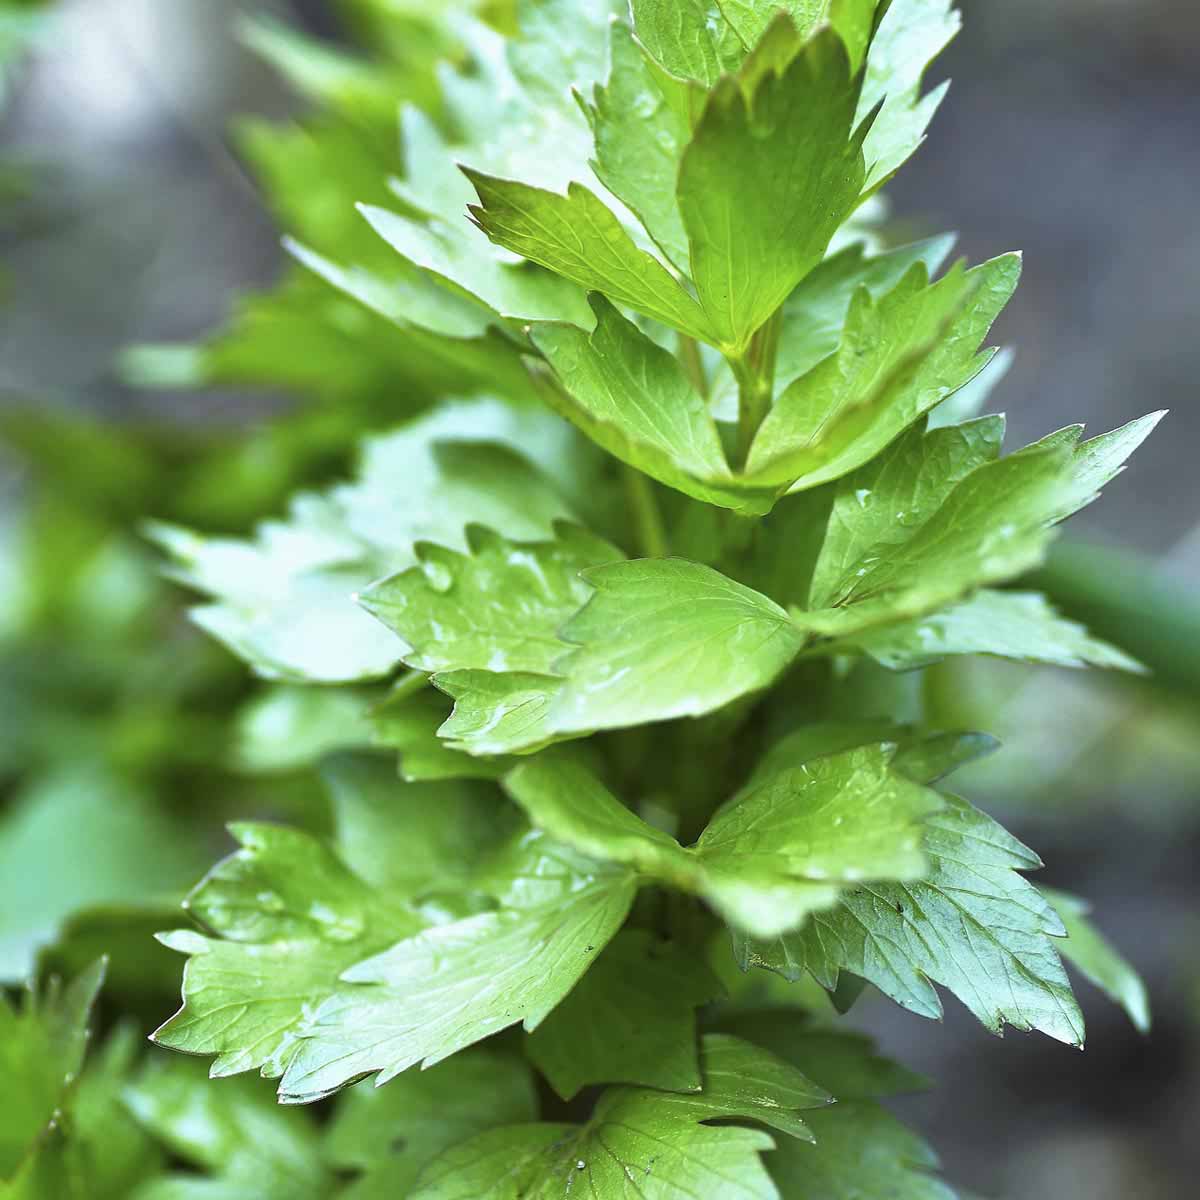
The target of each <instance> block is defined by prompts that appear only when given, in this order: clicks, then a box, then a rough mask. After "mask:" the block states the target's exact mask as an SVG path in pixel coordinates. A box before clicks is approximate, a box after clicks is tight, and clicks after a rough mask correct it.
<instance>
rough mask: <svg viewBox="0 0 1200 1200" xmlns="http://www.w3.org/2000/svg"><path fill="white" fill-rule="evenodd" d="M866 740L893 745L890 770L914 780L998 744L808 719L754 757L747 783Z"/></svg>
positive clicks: (980, 736)
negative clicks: (893, 752) (809, 720)
mask: <svg viewBox="0 0 1200 1200" xmlns="http://www.w3.org/2000/svg"><path fill="white" fill-rule="evenodd" d="M872 742H890V743H892V744H893V745H895V746H896V748H897V749H896V753H895V756H894V757H893V758H892V762H891V766H892V770H894V771H897V772H899V773H900V774H901V775H903V776H905V777H906V778H908V779H912V780H914V781H915V782H917V783H924V784H929V783H936V782H937V781H938V780H940V779H943V778H944V777H945V776H947V775H949V774H951V773H952V772H953V771H956V770H957V769H958V768H959V767H961V766H964V765H965V764H966V763H969V762H972V761H974V760H975V759H977V758H980V757H982V756H983V755H985V754H991V753H992V752H993V751H995V750H996V749H997V747H998V745H999V743H998V742H997V741H996V739H995V738H993V737H989V736H988V735H987V734H986V733H929V732H927V731H925V730H921V729H915V728H914V727H912V726H911V725H897V724H895V723H894V722H892V721H883V720H879V721H814V722H812V723H810V724H807V725H801V726H800V728H799V729H796V730H794V731H793V732H791V733H789V734H787V735H786V736H784V737H782V738H780V739H779V740H778V741H777V742H774V743H773V744H772V745H771V746H770V747H769V748H768V749H767V752H766V753H765V754H764V755H763V756H762V758H760V759H759V760H758V763H757V764H756V766H755V768H754V772H753V773H752V774H751V776H750V781H749V783H748V784H747V787H755V786H757V785H759V784H762V783H765V782H766V781H767V780H769V779H771V778H772V777H773V776H775V775H778V774H779V773H780V772H785V771H791V770H794V769H795V768H796V767H799V766H802V765H803V764H804V763H807V762H809V761H810V760H812V759H815V758H824V757H826V756H828V755H832V754H844V753H845V752H846V751H848V750H853V749H855V748H856V747H861V746H866V745H868V744H870V743H872Z"/></svg>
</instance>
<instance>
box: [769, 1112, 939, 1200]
mask: <svg viewBox="0 0 1200 1200" xmlns="http://www.w3.org/2000/svg"><path fill="white" fill-rule="evenodd" d="M809 1123H810V1124H811V1125H812V1129H813V1134H814V1139H815V1140H814V1141H813V1143H812V1144H811V1145H808V1144H805V1143H801V1142H796V1143H791V1142H788V1143H783V1144H781V1145H780V1146H779V1148H778V1149H777V1150H776V1151H775V1152H774V1153H773V1154H771V1155H769V1156H768V1158H767V1165H768V1168H769V1169H770V1172H771V1178H772V1179H774V1180H775V1182H776V1183H777V1184H778V1185H779V1189H780V1191H781V1192H782V1194H783V1195H785V1196H787V1197H789V1200H792V1198H794V1200H859V1198H860V1197H864V1196H887V1197H889V1200H891V1198H893V1197H894V1200H954V1196H955V1194H954V1192H953V1191H951V1190H950V1188H948V1187H947V1186H946V1185H945V1184H944V1183H942V1181H941V1180H940V1179H937V1178H936V1177H935V1176H934V1175H933V1174H932V1172H934V1171H935V1170H937V1166H938V1159H937V1155H936V1154H934V1152H933V1151H932V1150H931V1149H930V1147H929V1146H928V1145H927V1143H926V1142H925V1141H924V1140H923V1139H922V1138H920V1137H919V1136H917V1135H916V1134H915V1133H913V1132H912V1131H911V1130H908V1129H906V1128H905V1127H904V1126H903V1125H901V1124H900V1122H899V1121H897V1120H896V1118H895V1117H893V1116H892V1115H891V1114H890V1113H889V1112H888V1111H887V1110H886V1109H884V1108H882V1107H881V1106H880V1105H878V1104H874V1103H872V1102H871V1101H869V1100H849V1101H844V1100H841V1099H840V1098H839V1102H838V1103H837V1104H835V1105H834V1106H833V1107H832V1108H830V1109H829V1110H828V1111H826V1112H817V1113H813V1114H812V1116H811V1118H810V1122H809Z"/></svg>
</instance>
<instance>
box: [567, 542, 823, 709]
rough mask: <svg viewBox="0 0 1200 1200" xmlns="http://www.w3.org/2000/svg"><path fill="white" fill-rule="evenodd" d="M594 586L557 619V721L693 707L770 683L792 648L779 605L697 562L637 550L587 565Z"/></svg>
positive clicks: (792, 635)
mask: <svg viewBox="0 0 1200 1200" xmlns="http://www.w3.org/2000/svg"><path fill="white" fill-rule="evenodd" d="M585 578H586V579H587V581H588V583H590V584H591V585H592V587H594V588H595V589H596V590H595V594H594V595H593V596H592V598H591V599H590V600H589V601H588V603H587V605H586V606H585V607H584V608H583V609H582V611H581V612H579V613H578V614H577V615H576V616H575V617H573V618H572V619H571V620H570V621H569V622H568V623H567V625H566V626H565V627H564V629H563V637H564V638H565V640H567V641H569V642H574V643H577V644H578V647H579V648H578V649H577V650H574V651H572V652H571V653H570V654H569V655H568V656H566V657H565V658H564V659H563V660H562V661H561V662H560V664H559V671H560V673H561V674H562V675H563V676H564V677H565V679H566V684H565V685H564V687H563V689H562V691H561V693H560V694H559V695H558V697H557V698H556V700H555V701H554V711H553V720H554V724H555V727H556V728H557V729H558V730H560V731H578V732H584V731H588V730H595V729H607V728H614V727H621V726H626V725H637V724H641V723H643V722H645V721H663V720H667V719H670V718H673V717H696V716H701V715H703V714H704V713H708V712H712V711H713V710H714V709H717V708H720V707H722V706H723V705H725V704H728V703H729V702H730V701H731V700H735V699H737V698H738V697H739V696H744V695H746V694H747V693H749V692H754V691H758V690H759V689H761V688H764V687H766V686H767V685H768V684H769V683H771V682H772V681H773V680H774V679H775V678H776V676H778V675H779V673H780V672H781V671H782V670H783V669H784V668H785V667H786V666H787V665H788V663H789V662H791V661H792V659H793V658H794V657H795V655H796V653H797V651H798V650H799V649H800V645H801V642H802V640H803V637H802V635H801V634H800V633H799V632H798V631H797V630H796V629H795V628H794V626H793V625H792V624H791V622H790V621H788V619H787V614H786V613H785V612H784V610H783V609H781V608H780V607H779V606H778V605H777V604H775V603H774V602H773V601H771V600H769V599H767V597H766V596H763V595H762V594H760V593H759V592H755V591H753V590H751V589H750V588H747V587H743V586H742V585H741V584H738V583H735V582H734V581H733V580H732V579H728V578H727V577H726V576H724V575H722V574H720V573H719V572H717V571H714V570H713V569H712V568H711V567H705V566H702V565H700V564H699V563H693V562H687V561H685V560H683V559H673V558H671V559H641V560H638V561H635V562H626V563H610V564H608V565H607V566H602V567H595V568H593V569H592V570H590V571H588V572H586V574H585Z"/></svg>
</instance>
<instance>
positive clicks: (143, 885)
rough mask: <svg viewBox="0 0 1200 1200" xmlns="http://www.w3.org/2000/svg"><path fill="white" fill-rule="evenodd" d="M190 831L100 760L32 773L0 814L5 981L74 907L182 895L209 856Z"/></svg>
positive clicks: (0, 950) (157, 904) (22, 970)
mask: <svg viewBox="0 0 1200 1200" xmlns="http://www.w3.org/2000/svg"><path fill="white" fill-rule="evenodd" d="M193 837H194V834H193V831H192V830H191V828H190V827H189V826H187V825H185V824H183V823H181V822H179V821H177V820H173V819H171V817H170V816H169V815H168V813H167V812H166V811H164V809H163V807H162V806H160V805H159V804H156V803H155V802H154V800H153V799H152V798H151V797H150V796H148V795H146V794H144V793H143V792H142V791H140V790H138V789H135V788H134V787H133V786H132V785H131V784H130V783H129V782H127V781H125V780H122V779H119V778H117V777H115V776H112V775H109V774H108V773H107V772H105V771H103V770H102V769H101V768H100V767H99V766H98V765H91V766H89V765H87V764H86V763H84V762H80V764H79V765H78V766H77V767H74V768H71V767H60V768H58V769H56V770H53V771H51V772H49V773H47V774H43V775H40V776H39V775H34V776H32V777H31V778H30V780H29V783H28V784H26V785H25V786H24V787H23V788H21V789H20V790H19V791H18V792H17V793H16V794H15V795H14V796H13V797H12V800H11V801H10V804H9V807H8V809H7V810H6V812H5V813H4V816H3V820H2V821H0V981H2V982H4V983H7V984H17V983H22V982H24V981H26V980H28V979H31V978H32V977H33V976H34V974H35V968H36V963H37V956H38V953H39V952H40V951H41V950H42V949H43V948H44V947H46V946H48V945H50V944H51V943H53V942H54V941H55V939H56V938H57V937H58V936H59V933H60V931H61V930H62V928H63V925H64V923H65V922H67V921H68V920H69V919H70V918H71V917H73V916H75V915H78V914H81V913H85V912H87V911H89V910H94V909H97V908H100V907H103V906H106V905H121V906H123V907H126V908H127V909H128V910H131V911H132V912H136V911H138V910H145V911H146V912H149V913H153V912H156V911H159V909H160V908H161V906H162V905H163V904H172V905H173V904H176V903H178V901H179V899H180V897H181V896H182V895H183V893H184V891H185V890H186V889H187V887H188V885H189V884H190V883H191V881H192V880H193V879H195V877H196V875H197V873H198V872H199V871H200V870H201V868H202V866H203V862H202V860H201V859H200V858H199V856H198V855H197V853H196V851H195V849H194V848H193V846H192V845H191V841H192V839H193ZM97 847H103V853H99V852H98V851H97Z"/></svg>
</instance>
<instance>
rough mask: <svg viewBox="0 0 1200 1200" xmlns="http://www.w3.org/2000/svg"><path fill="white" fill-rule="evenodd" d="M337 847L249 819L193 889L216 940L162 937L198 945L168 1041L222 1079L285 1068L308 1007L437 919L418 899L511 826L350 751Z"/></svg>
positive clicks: (463, 797)
mask: <svg viewBox="0 0 1200 1200" xmlns="http://www.w3.org/2000/svg"><path fill="white" fill-rule="evenodd" d="M327 777H328V779H329V782H330V787H331V791H332V793H333V799H334V813H335V818H336V826H337V836H336V841H335V846H336V850H335V848H334V846H330V845H328V844H326V843H325V842H324V841H322V840H320V839H318V838H316V837H314V836H312V835H311V834H308V833H304V832H302V831H300V830H296V829H288V828H285V827H283V826H272V825H250V824H243V825H237V826H235V827H234V828H233V833H234V836H235V837H236V838H237V839H238V842H239V843H240V846H241V848H240V849H239V850H237V851H236V852H235V853H234V854H232V855H230V857H228V858H227V859H225V860H224V861H223V862H221V863H219V864H218V865H217V866H216V867H215V868H214V869H213V870H212V871H211V872H210V873H209V875H208V876H207V877H206V878H205V879H204V880H203V881H202V882H201V883H200V884H199V886H198V887H197V888H196V889H195V890H194V891H193V892H192V894H191V896H190V897H189V899H188V905H187V906H188V909H189V911H190V912H191V913H193V914H194V915H195V917H196V918H197V919H198V920H199V921H200V922H202V923H203V925H204V926H205V927H206V928H207V929H210V930H212V931H213V933H214V934H215V935H217V936H215V937H208V936H204V935H202V934H199V933H195V932H192V931H190V930H178V931H176V932H174V933H170V934H164V935H162V938H161V940H162V941H163V942H164V944H165V945H167V946H169V947H170V948H171V949H173V950H178V951H180V952H182V953H185V954H188V955H189V956H190V957H189V959H188V962H187V965H186V967H185V968H184V977H183V1007H182V1008H181V1009H180V1010H179V1012H178V1013H176V1014H175V1016H173V1017H172V1018H171V1019H170V1020H169V1021H167V1022H166V1023H165V1024H164V1025H163V1026H161V1027H160V1028H159V1029H158V1030H157V1031H156V1033H155V1034H154V1040H155V1041H156V1042H158V1043H159V1044H160V1045H164V1046H169V1047H171V1048H173V1049H176V1050H184V1051H186V1052H188V1053H191V1054H207V1055H216V1060H215V1062H214V1063H213V1066H212V1074H213V1075H214V1076H223V1075H233V1074H237V1073H238V1072H241V1071H248V1070H251V1069H253V1068H259V1069H260V1070H261V1071H262V1073H263V1074H264V1075H266V1076H272V1077H274V1076H279V1075H281V1074H282V1073H283V1072H284V1070H285V1069H286V1068H287V1066H288V1063H289V1062H290V1061H291V1060H292V1058H293V1057H294V1055H295V1054H296V1051H297V1049H298V1040H297V1038H298V1035H299V1033H300V1031H301V1029H302V1027H303V1025H304V1023H305V1021H306V1020H307V1017H308V1014H309V1013H310V1012H311V1011H312V1009H313V1008H315V1007H316V1006H317V1005H318V1004H319V1003H320V1001H321V1000H322V999H324V998H325V997H327V996H329V995H331V994H332V993H334V992H335V991H336V990H337V988H338V987H339V979H340V977H341V975H342V973H343V972H344V971H345V970H347V969H348V968H349V967H351V966H353V965H354V964H355V963H357V962H360V961H361V960H363V959H365V958H368V957H369V956H371V955H373V954H376V953H378V952H379V951H381V950H384V949H386V948H387V947H388V946H391V945H394V944H395V943H396V942H398V941H400V940H401V939H403V938H407V937H409V936H411V935H412V934H415V933H417V932H418V931H419V930H421V929H422V928H424V927H425V925H427V924H428V920H427V919H426V918H425V916H424V915H423V914H422V913H421V911H420V909H419V908H418V906H417V904H416V899H417V897H419V896H420V895H421V894H422V893H424V892H427V891H428V890H430V889H432V888H444V887H446V886H447V885H448V884H449V885H452V884H453V882H454V881H455V880H458V881H462V880H463V878H464V876H465V873H466V872H467V870H468V869H469V868H470V866H471V865H472V862H473V861H474V860H475V859H477V858H478V855H479V853H480V851H481V850H482V848H483V846H484V845H486V844H488V843H489V842H490V840H491V839H492V838H494V837H495V836H496V833H497V829H498V828H503V822H502V821H500V820H498V814H497V812H496V807H495V805H494V803H492V802H491V800H490V797H489V796H488V795H487V794H486V791H485V792H482V793H481V792H480V791H477V790H475V789H474V788H473V787H472V786H471V785H470V784H462V783H454V784H447V783H443V784H434V783H431V784H403V783H401V782H400V781H399V780H398V779H396V777H395V775H394V774H393V772H392V770H391V768H390V765H389V764H388V763H386V762H379V761H375V762H371V761H369V760H361V759H343V760H339V761H337V762H335V763H333V764H331V766H330V768H329V769H328V775H327Z"/></svg>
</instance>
